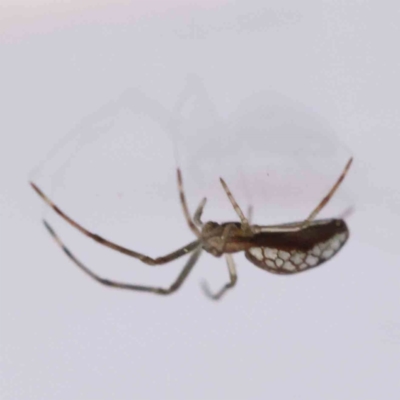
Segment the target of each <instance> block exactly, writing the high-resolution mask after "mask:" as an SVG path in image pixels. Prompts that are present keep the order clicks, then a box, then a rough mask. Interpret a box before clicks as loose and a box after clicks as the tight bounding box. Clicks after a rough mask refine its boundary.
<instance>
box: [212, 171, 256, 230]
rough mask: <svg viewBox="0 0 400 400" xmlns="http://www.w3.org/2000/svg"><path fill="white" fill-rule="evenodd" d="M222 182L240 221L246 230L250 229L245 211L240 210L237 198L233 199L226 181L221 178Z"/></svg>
mask: <svg viewBox="0 0 400 400" xmlns="http://www.w3.org/2000/svg"><path fill="white" fill-rule="evenodd" d="M219 180H220V181H221V185H222V187H223V188H224V190H225V193H226V195H227V196H228V198H229V201H230V202H231V204H232V206H233V208H234V210H235V211H236V214H237V215H238V216H239V218H240V221H241V222H242V225H243V227H244V228H245V229H246V228H248V227H249V221H248V220H247V218H246V217H245V216H244V214H243V211H242V210H241V209H240V207H239V205H238V203H237V202H236V200H235V198H234V197H233V194H232V192H231V191H230V190H229V188H228V185H227V184H226V183H225V181H224V180H223V179H222V178H219Z"/></svg>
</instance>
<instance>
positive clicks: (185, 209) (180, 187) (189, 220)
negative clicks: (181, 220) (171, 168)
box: [176, 168, 201, 238]
mask: <svg viewBox="0 0 400 400" xmlns="http://www.w3.org/2000/svg"><path fill="white" fill-rule="evenodd" d="M176 172H177V178H178V190H179V197H180V200H181V205H182V209H183V214H184V215H185V218H186V222H187V223H188V225H189V228H190V229H191V231H192V232H193V233H194V234H195V235H196V236H197V237H198V238H200V237H201V232H200V230H199V228H197V226H196V225H195V223H194V222H193V221H192V218H191V217H190V212H189V208H188V205H187V203H186V196H185V191H184V189H183V181H182V173H181V170H180V169H179V168H178V169H177V171H176Z"/></svg>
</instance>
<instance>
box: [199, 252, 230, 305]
mask: <svg viewBox="0 0 400 400" xmlns="http://www.w3.org/2000/svg"><path fill="white" fill-rule="evenodd" d="M225 258H226V262H227V265H228V271H229V282H228V283H226V284H225V285H224V286H223V287H222V288H221V289H220V290H218V292H216V293H212V292H211V291H210V288H209V286H208V283H207V282H206V281H204V282H203V283H202V289H203V291H204V293H205V295H206V296H207V297H209V298H210V299H212V300H219V299H220V298H221V297H222V296H223V295H224V294H225V292H226V291H227V290H229V289H231V288H233V287H234V286H235V284H236V282H237V274H236V268H235V262H234V261H233V257H232V255H231V254H225Z"/></svg>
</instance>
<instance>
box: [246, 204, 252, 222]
mask: <svg viewBox="0 0 400 400" xmlns="http://www.w3.org/2000/svg"><path fill="white" fill-rule="evenodd" d="M252 220H253V206H252V205H249V206H248V207H247V221H249V225H250V224H251V221H252Z"/></svg>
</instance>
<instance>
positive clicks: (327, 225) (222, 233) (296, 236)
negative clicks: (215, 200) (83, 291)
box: [31, 158, 352, 300]
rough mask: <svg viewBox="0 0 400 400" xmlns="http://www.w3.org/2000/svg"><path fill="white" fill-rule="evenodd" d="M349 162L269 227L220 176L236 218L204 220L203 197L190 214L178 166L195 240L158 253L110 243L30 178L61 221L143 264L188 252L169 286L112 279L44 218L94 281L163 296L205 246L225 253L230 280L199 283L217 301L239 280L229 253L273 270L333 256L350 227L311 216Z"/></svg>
mask: <svg viewBox="0 0 400 400" xmlns="http://www.w3.org/2000/svg"><path fill="white" fill-rule="evenodd" d="M351 163H352V158H350V160H349V161H348V162H347V164H346V166H345V168H344V170H343V172H342V173H341V175H340V176H339V178H338V180H337V181H336V183H335V184H334V185H333V187H332V188H331V190H330V191H329V192H328V194H327V195H326V196H325V197H324V198H323V199H322V200H321V201H320V203H319V204H318V205H317V207H316V208H315V209H314V210H313V211H312V213H311V214H310V215H309V216H308V218H307V219H305V220H304V221H301V222H295V223H289V224H281V225H271V226H260V225H252V224H251V223H250V221H249V219H248V218H246V217H245V216H244V214H243V212H242V210H241V209H240V207H239V205H238V204H237V202H236V200H235V199H234V197H233V195H232V193H231V191H230V190H229V188H228V186H227V184H226V183H225V181H224V180H223V179H222V178H220V181H221V184H222V187H223V189H224V191H225V193H226V194H227V196H228V198H229V201H230V202H231V204H232V206H233V208H234V210H235V212H236V214H237V215H238V217H239V219H240V222H224V223H222V224H219V223H216V222H212V221H210V222H207V223H203V222H202V220H201V216H202V214H203V210H204V206H205V204H206V199H205V198H204V199H203V200H202V201H201V202H200V204H199V206H198V207H197V209H196V212H195V213H194V216H193V218H192V217H191V215H190V212H189V208H188V205H187V202H186V197H185V192H184V189H183V182H182V174H181V171H180V169H178V170H177V180H178V190H179V195H180V201H181V205H182V209H183V213H184V216H185V218H186V221H187V224H188V226H189V228H190V229H191V231H192V232H193V233H194V235H195V236H196V237H197V239H196V240H195V241H193V242H191V243H189V244H187V245H186V246H184V247H182V248H180V249H178V250H176V251H174V252H172V253H170V254H167V255H165V256H163V257H158V258H151V257H148V256H146V255H144V254H141V253H138V252H136V251H133V250H130V249H127V248H125V247H122V246H119V245H118V244H116V243H113V242H111V241H109V240H107V239H104V238H102V237H101V236H99V235H96V234H94V233H92V232H90V231H88V230H87V229H85V228H84V227H83V226H81V225H80V224H78V223H77V222H76V221H74V220H73V219H72V218H70V217H69V216H68V215H66V214H65V213H64V212H63V211H62V210H60V209H59V208H58V207H57V206H56V205H55V204H54V203H53V202H52V201H51V200H50V199H49V198H48V197H47V196H46V195H45V194H44V193H43V192H42V191H41V190H40V189H39V188H38V187H37V186H36V185H35V184H34V183H32V182H31V185H32V187H33V189H35V191H36V192H37V193H38V194H39V196H40V197H41V198H42V199H43V200H44V201H45V202H46V203H47V204H48V205H49V206H50V207H51V208H52V209H53V210H54V211H55V212H56V213H57V214H58V215H59V216H61V217H62V218H63V219H64V220H65V221H67V222H68V223H69V224H71V225H72V226H73V227H75V228H76V229H78V230H79V231H80V232H82V233H83V234H84V235H86V236H88V237H90V238H91V239H93V240H94V241H96V242H98V243H100V244H102V245H104V246H106V247H109V248H111V249H113V250H116V251H118V252H120V253H123V254H126V255H128V256H130V257H134V258H137V259H139V260H140V261H142V262H144V263H145V264H148V265H152V266H155V265H162V264H166V263H168V262H170V261H173V260H176V259H177V258H179V257H182V256H184V255H185V254H188V253H192V254H191V256H190V257H189V259H188V261H187V262H186V264H185V266H184V268H183V269H182V271H181V273H180V274H179V275H178V277H177V279H176V280H175V281H174V282H173V283H172V285H171V286H170V287H168V288H161V287H151V286H143V285H132V284H128V283H122V282H116V281H113V280H109V279H104V278H102V277H100V276H99V275H97V274H95V273H94V272H93V271H91V270H90V269H89V268H88V267H86V266H85V265H84V264H83V263H82V262H81V261H80V260H78V259H77V258H76V257H75V256H74V254H73V253H72V252H71V251H70V250H69V249H68V248H67V247H66V246H65V245H64V243H63V242H62V241H61V239H60V238H59V237H58V236H57V234H56V232H55V231H54V230H53V228H52V227H51V226H50V225H49V224H48V223H47V222H46V221H43V222H44V225H45V226H46V228H47V230H48V231H49V232H50V234H51V235H52V236H53V238H54V239H55V241H56V242H57V243H58V245H59V246H60V247H61V248H62V249H63V251H64V252H65V254H66V255H67V256H68V257H69V258H70V259H71V260H72V261H73V262H74V263H75V264H76V265H77V266H78V267H79V268H80V269H81V270H82V271H84V272H85V273H86V274H88V275H89V276H90V277H92V278H93V279H95V280H96V281H97V282H99V283H101V284H103V285H107V286H111V287H115V288H121V289H129V290H136V291H141V292H150V293H156V294H161V295H166V294H171V293H173V292H175V291H176V290H178V289H179V288H180V287H181V285H182V283H183V282H184V280H185V279H186V278H187V276H188V275H189V273H190V272H191V270H192V269H193V267H194V265H195V264H196V262H197V260H198V259H199V256H200V254H201V252H202V250H205V251H207V252H208V253H210V254H212V255H213V256H215V257H220V256H222V255H223V254H224V255H225V258H226V262H227V266H228V272H229V282H228V283H226V284H225V285H224V286H223V287H222V288H221V289H220V290H219V291H218V292H216V293H211V292H210V290H209V289H208V286H207V285H204V287H203V289H204V291H205V293H206V294H207V295H208V296H209V297H211V298H212V299H215V300H217V299H219V298H221V296H222V295H223V294H224V293H225V292H226V291H227V290H228V289H230V288H232V287H233V286H235V284H236V281H237V274H236V268H235V264H234V261H233V258H232V253H237V252H239V251H244V252H245V255H246V258H247V259H248V260H249V261H251V262H252V263H253V264H254V265H256V266H258V267H260V268H262V269H264V270H266V271H269V272H273V273H276V274H294V273H298V272H302V271H305V270H308V269H310V268H313V267H317V266H318V265H320V264H322V263H323V262H325V261H327V260H329V259H330V258H332V257H333V256H334V255H335V254H336V253H337V252H338V251H339V250H340V249H341V248H342V246H343V245H344V244H345V242H346V241H347V239H348V237H349V230H348V228H347V226H346V223H345V222H344V220H342V219H323V220H315V217H316V216H317V214H318V213H319V212H320V211H321V210H322V208H323V207H324V206H325V205H326V204H327V203H328V201H329V200H330V199H331V198H332V196H333V194H334V193H335V191H336V190H337V188H338V187H339V185H340V184H341V182H342V181H343V179H344V177H345V176H346V174H347V172H348V170H349V168H350V165H351Z"/></svg>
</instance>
